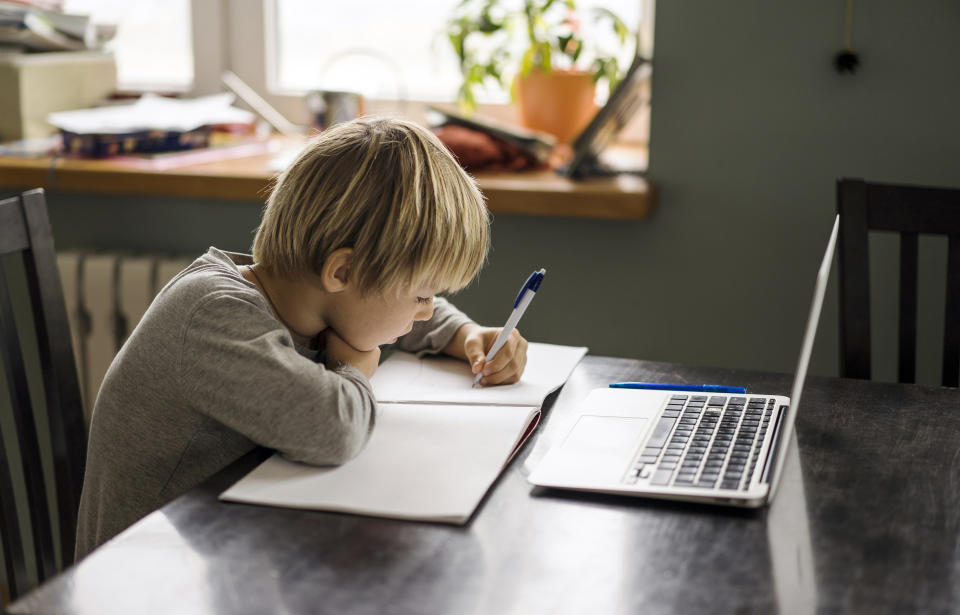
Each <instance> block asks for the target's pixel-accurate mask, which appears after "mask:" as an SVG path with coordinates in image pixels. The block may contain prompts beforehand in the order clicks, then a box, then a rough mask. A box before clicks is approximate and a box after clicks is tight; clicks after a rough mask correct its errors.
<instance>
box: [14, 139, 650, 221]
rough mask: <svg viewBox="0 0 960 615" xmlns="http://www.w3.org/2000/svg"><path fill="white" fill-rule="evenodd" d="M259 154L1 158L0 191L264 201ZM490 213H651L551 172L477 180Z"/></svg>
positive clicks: (602, 185)
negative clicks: (153, 163) (155, 161)
mask: <svg viewBox="0 0 960 615" xmlns="http://www.w3.org/2000/svg"><path fill="white" fill-rule="evenodd" d="M275 156H276V154H261V155H257V156H250V157H246V158H235V159H231V160H221V161H217V162H206V163H201V164H192V165H190V166H183V167H179V168H176V169H170V170H163V171H158V170H152V169H131V168H125V167H121V166H119V165H117V164H115V163H111V162H110V161H109V160H78V159H65V158H58V159H56V160H54V161H53V162H52V164H51V159H50V158H12V157H0V187H3V188H16V189H26V188H36V187H42V188H45V189H46V190H48V191H63V192H78V193H90V194H128V195H148V196H162V197H192V198H210V199H234V200H253V201H261V202H262V201H264V200H265V198H266V194H267V191H268V190H269V186H270V182H271V181H272V179H273V178H274V177H275V176H276V171H275V170H272V169H271V164H270V163H271V160H272V159H273V158H274V157H275ZM476 179H477V183H478V185H479V186H480V189H481V190H482V191H483V193H484V195H485V196H486V198H487V205H488V207H489V208H490V211H491V212H493V213H495V214H496V213H506V214H527V215H542V216H572V217H583V218H608V219H634V220H637V219H642V218H645V217H647V215H649V213H650V212H651V211H652V209H653V207H654V190H653V189H652V187H651V186H650V184H649V183H648V182H647V180H646V179H644V178H643V177H640V176H636V175H619V176H614V177H604V178H597V179H590V180H585V181H573V180H570V179H568V178H566V177H562V176H560V175H557V174H556V173H555V172H553V171H550V170H547V171H535V172H526V173H478V174H477V175H476Z"/></svg>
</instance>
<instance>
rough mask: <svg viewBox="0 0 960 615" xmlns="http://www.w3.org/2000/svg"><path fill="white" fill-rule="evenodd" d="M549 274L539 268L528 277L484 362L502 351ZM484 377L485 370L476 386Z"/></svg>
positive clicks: (480, 374) (477, 379)
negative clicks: (544, 277) (544, 278)
mask: <svg viewBox="0 0 960 615" xmlns="http://www.w3.org/2000/svg"><path fill="white" fill-rule="evenodd" d="M545 275H547V270H546V269H538V270H537V271H534V272H533V273H531V274H530V277H529V278H527V281H526V282H524V283H523V286H522V287H520V292H519V293H518V294H517V299H516V301H514V302H513V312H511V313H510V317H509V318H507V323H506V324H505V325H503V329H500V335H498V336H497V339H496V341H495V342H493V346H491V347H490V350H488V351H487V357H486V358H485V359H484V363H489V362H490V361H491V360H493V357H495V356H497V353H498V352H500V349H501V348H503V345H504V344H506V343H507V340H508V339H509V338H510V334H511V333H513V330H514V329H516V328H517V323H518V322H520V317H521V316H523V313H524V312H526V311H527V306H529V305H530V302H531V301H533V297H534V296H535V295H536V294H537V291H538V290H539V289H540V283H541V282H543V276H545ZM481 378H483V372H480V373H479V374H477V376H476V378H474V379H473V385H474V386H476V385H477V383H478V382H480V379H481Z"/></svg>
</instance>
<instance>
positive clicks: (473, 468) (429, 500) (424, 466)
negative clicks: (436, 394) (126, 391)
mask: <svg viewBox="0 0 960 615" xmlns="http://www.w3.org/2000/svg"><path fill="white" fill-rule="evenodd" d="M538 413H539V409H538V408H518V407H514V406H446V405H440V404H383V403H381V404H379V405H378V414H377V425H376V427H375V428H374V430H373V434H372V435H371V437H370V441H369V442H368V443H367V445H366V447H365V448H364V450H363V451H362V452H361V453H360V455H358V456H357V457H356V458H354V459H352V460H350V461H348V462H347V463H345V464H344V465H342V466H336V467H314V466H308V465H303V464H298V463H293V462H290V461H287V460H286V459H284V458H282V457H281V456H280V455H274V456H273V457H271V458H269V459H268V460H267V461H265V462H264V463H262V464H261V465H260V466H258V467H257V468H256V469H255V470H253V472H251V473H250V474H247V476H245V477H244V478H243V479H241V480H240V481H239V482H237V483H236V484H234V485H233V486H232V487H230V489H228V490H227V491H225V492H224V493H223V494H221V496H220V498H221V499H224V500H232V501H238V502H247V503H253V504H265V505H268V506H284V507H293V508H306V509H316V510H332V511H339V512H348V513H357V514H366V515H374V516H382V517H392V518H398V519H419V520H426V521H443V522H448V523H465V522H466V521H467V519H468V518H469V517H470V515H471V514H473V511H474V509H475V508H476V507H477V505H478V504H479V503H480V500H481V499H482V498H483V495H484V494H485V493H486V491H487V489H488V488H489V487H490V485H491V484H492V483H493V481H494V480H496V478H497V476H498V475H499V474H500V471H501V470H502V469H503V466H504V464H505V463H506V462H507V460H508V459H509V458H510V455H511V453H512V451H513V449H514V446H515V445H516V443H517V441H518V439H519V438H520V437H521V436H522V435H523V433H524V431H525V427H526V426H527V425H528V424H529V423H530V422H531V421H532V420H533V419H534V418H536V416H537V414H538Z"/></svg>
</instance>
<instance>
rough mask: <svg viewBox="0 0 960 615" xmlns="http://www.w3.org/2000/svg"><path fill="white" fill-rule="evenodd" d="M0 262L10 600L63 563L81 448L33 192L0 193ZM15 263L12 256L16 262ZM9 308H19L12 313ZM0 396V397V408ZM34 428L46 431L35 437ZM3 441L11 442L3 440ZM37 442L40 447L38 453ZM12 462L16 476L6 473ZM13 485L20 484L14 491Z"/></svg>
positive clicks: (50, 257)
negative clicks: (22, 518)
mask: <svg viewBox="0 0 960 615" xmlns="http://www.w3.org/2000/svg"><path fill="white" fill-rule="evenodd" d="M0 259H2V260H0V360H2V362H3V367H4V373H3V375H4V377H5V379H6V390H7V392H8V394H9V398H10V399H9V408H11V409H12V414H13V416H12V418H11V417H7V418H8V420H7V421H6V424H7V425H10V424H12V425H13V433H12V434H2V435H3V436H5V437H0V534H2V536H3V556H4V564H5V566H6V573H7V581H8V584H9V590H10V594H11V595H10V598H16V597H17V596H18V595H21V594H23V593H24V592H25V591H26V590H27V589H29V587H30V586H31V585H32V584H33V583H35V582H42V581H43V580H45V579H46V578H48V577H50V576H52V575H53V574H55V573H56V572H57V571H58V570H59V568H60V567H64V566H66V565H68V564H69V563H71V562H72V561H73V548H74V537H75V532H76V521H77V510H78V507H79V502H80V488H81V485H82V480H83V468H84V458H85V454H86V437H87V436H86V427H85V424H84V419H83V405H82V398H81V396H80V388H79V383H78V380H77V370H76V365H75V364H74V356H73V349H72V346H71V341H70V328H69V324H68V321H67V312H66V305H65V303H64V299H63V290H62V288H61V286H60V274H59V272H58V269H57V264H56V254H55V252H54V245H53V233H52V230H51V227H50V221H49V219H48V217H47V206H46V201H45V199H44V193H43V191H42V190H31V191H29V192H25V193H23V195H21V196H19V197H14V198H9V199H4V200H0ZM17 261H22V267H21V266H20V265H19V264H18V263H17ZM5 264H6V267H5V266H4V265H5ZM13 265H16V266H17V269H16V270H17V271H19V270H20V269H22V271H23V274H22V279H25V280H26V295H27V296H26V297H24V296H23V294H24V293H23V284H22V282H21V283H20V284H19V285H17V284H14V281H15V278H14V276H8V275H7V274H6V273H5V269H6V270H8V271H9V270H11V269H13ZM11 286H13V288H12V289H11ZM18 305H20V306H23V305H28V306H29V311H30V313H32V321H33V323H32V324H33V326H32V331H31V330H30V329H29V327H28V325H27V324H26V323H24V322H23V321H24V320H27V321H29V320H30V319H29V318H23V316H22V314H23V308H22V307H20V308H19V309H18V308H17V306H18ZM15 310H18V312H19V313H20V314H21V316H20V317H19V319H18V320H15V318H14V314H15ZM27 336H30V337H32V339H30V338H29V337H27ZM26 344H31V345H32V344H35V345H36V349H37V352H36V355H35V356H36V359H35V361H36V362H38V363H39V366H37V365H36V364H33V365H30V364H28V361H26V360H25V353H24V352H23V349H24V348H25V345H26ZM29 354H30V356H33V355H32V353H29ZM37 371H39V372H40V373H39V376H40V380H42V384H43V387H42V388H43V390H42V394H43V401H44V403H43V404H41V403H40V400H38V399H36V397H40V395H39V392H37V391H36V390H34V391H31V390H30V388H29V386H28V381H30V380H31V378H29V377H28V372H29V374H30V376H34V374H35V373H36V372H37ZM33 381H34V382H37V381H36V380H35V379H34V380H33ZM35 388H37V387H35ZM4 403H5V400H0V409H2V408H4ZM34 408H38V409H37V410H36V411H35V410H34ZM37 412H42V413H44V415H38V414H36V413H37ZM38 416H39V417H40V420H37V418H38ZM38 425H40V426H42V427H43V428H44V431H48V432H49V433H44V434H42V435H43V436H44V437H41V434H40V433H38ZM4 440H6V442H7V444H8V445H9V444H10V443H11V442H12V443H14V445H13V446H4ZM46 442H49V444H46ZM47 446H49V453H46V454H45V453H42V452H41V450H44V451H46V450H48V449H47V448H46V447H47ZM41 447H43V449H42V448H41ZM11 449H19V450H11ZM14 455H16V456H17V457H18V459H15V458H14V457H13V456H14ZM47 455H49V458H50V459H51V460H52V464H51V465H52V469H53V475H52V481H53V492H54V494H55V497H56V499H55V501H54V502H49V501H48V496H47V494H48V490H47V481H46V480H45V479H44V471H43V467H42V465H41V458H42V457H46V456H47ZM18 467H19V468H20V470H19V476H20V477H22V481H21V480H17V477H15V475H14V472H16V471H17V468H18ZM21 483H22V485H23V487H24V488H23V489H21V488H17V487H16V485H19V484H21ZM20 494H23V495H24V496H25V502H21V505H20V506H19V508H20V510H21V511H22V510H26V511H28V512H27V515H26V516H27V517H28V523H29V533H25V532H24V531H21V524H20V522H19V521H18V513H17V509H18V506H17V501H18V499H20V498H19V497H18V495H20ZM51 512H53V513H54V515H52V516H51ZM56 535H59V558H58V557H57V555H58V554H57V542H58V541H57V539H56ZM27 536H29V537H30V539H27ZM31 545H32V546H31ZM29 553H32V557H28V554H29ZM58 560H59V563H58ZM31 564H32V565H31Z"/></svg>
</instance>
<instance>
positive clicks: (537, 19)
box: [446, 0, 635, 143]
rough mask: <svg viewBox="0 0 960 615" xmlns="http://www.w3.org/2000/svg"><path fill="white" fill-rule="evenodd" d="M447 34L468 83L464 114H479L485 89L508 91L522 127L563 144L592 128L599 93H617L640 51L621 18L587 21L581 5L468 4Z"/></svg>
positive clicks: (495, 0)
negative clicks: (629, 56) (594, 33)
mask: <svg viewBox="0 0 960 615" xmlns="http://www.w3.org/2000/svg"><path fill="white" fill-rule="evenodd" d="M591 27H592V28H594V29H596V28H609V31H610V32H612V33H613V34H614V36H613V37H612V40H613V41H615V42H616V43H615V44H614V48H613V49H610V48H606V49H603V48H601V46H600V44H599V43H600V41H598V40H594V39H596V38H597V37H593V38H591V37H590V28H591ZM446 34H447V37H448V38H449V41H450V44H451V45H452V46H453V49H454V51H455V53H456V55H457V59H458V61H459V66H460V73H461V75H462V77H463V83H462V84H461V86H460V89H459V91H458V94H457V101H458V102H459V103H460V106H461V108H463V109H464V110H465V111H466V112H468V113H471V112H473V111H474V110H475V109H476V104H477V98H476V95H477V91H478V90H479V89H480V88H481V87H482V86H484V85H485V84H488V83H493V84H496V85H498V86H500V87H504V88H508V89H509V90H510V92H511V98H512V99H513V100H514V101H515V102H516V103H517V110H518V112H519V116H520V121H521V123H522V124H524V125H525V126H527V127H528V128H533V129H537V130H543V131H545V132H549V133H551V134H553V135H554V136H556V137H557V140H558V142H560V143H565V142H569V141H570V140H572V138H573V137H575V136H576V135H577V134H578V133H579V132H580V130H581V129H582V128H583V127H584V126H585V125H586V124H587V122H589V121H590V118H591V117H592V116H593V113H594V112H595V111H596V107H595V105H594V96H595V87H596V85H597V84H598V83H599V82H606V84H607V86H608V87H609V89H610V91H612V90H613V88H614V87H615V86H616V84H617V82H618V80H619V79H620V78H621V77H622V76H623V75H622V71H621V66H620V62H619V61H618V56H621V55H622V54H623V50H624V48H625V46H627V45H635V38H634V37H633V36H631V32H630V29H629V28H628V27H627V26H626V24H625V23H624V22H623V20H622V19H620V17H618V16H617V15H616V14H615V13H613V12H612V11H610V10H608V9H603V8H595V9H593V10H591V11H589V12H588V13H587V14H586V15H584V14H583V12H582V11H579V10H578V9H577V6H576V0H461V2H460V3H459V4H458V5H457V8H456V9H455V10H454V12H453V14H452V15H451V17H450V19H449V20H448V22H447V31H446ZM608 38H609V37H608Z"/></svg>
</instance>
